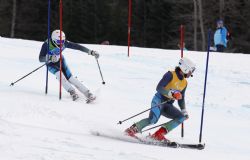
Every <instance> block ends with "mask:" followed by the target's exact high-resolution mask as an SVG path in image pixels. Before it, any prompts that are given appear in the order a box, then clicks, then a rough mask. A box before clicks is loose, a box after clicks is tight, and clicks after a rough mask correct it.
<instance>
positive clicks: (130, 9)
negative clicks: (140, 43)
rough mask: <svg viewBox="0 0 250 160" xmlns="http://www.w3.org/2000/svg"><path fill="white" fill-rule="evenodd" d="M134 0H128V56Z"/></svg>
mask: <svg viewBox="0 0 250 160" xmlns="http://www.w3.org/2000/svg"><path fill="white" fill-rule="evenodd" d="M131 15H132V0H128V57H129V55H130V53H129V48H130V33H131Z"/></svg>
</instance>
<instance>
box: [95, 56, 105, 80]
mask: <svg viewBox="0 0 250 160" xmlns="http://www.w3.org/2000/svg"><path fill="white" fill-rule="evenodd" d="M95 59H96V62H97V65H98V68H99V72H100V75H101V77H102V84H105V81H104V80H103V76H102V71H101V68H100V65H99V62H98V59H97V58H95Z"/></svg>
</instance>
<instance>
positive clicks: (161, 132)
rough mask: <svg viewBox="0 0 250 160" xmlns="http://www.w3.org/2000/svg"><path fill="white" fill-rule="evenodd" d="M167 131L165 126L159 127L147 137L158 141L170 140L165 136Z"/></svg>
mask: <svg viewBox="0 0 250 160" xmlns="http://www.w3.org/2000/svg"><path fill="white" fill-rule="evenodd" d="M167 133H168V131H167V130H166V128H163V127H161V128H160V129H159V130H158V131H156V132H155V133H154V134H153V135H150V136H149V138H151V139H153V140H156V141H160V142H167V143H168V142H170V141H169V140H168V139H166V138H165V136H164V135H165V134H167Z"/></svg>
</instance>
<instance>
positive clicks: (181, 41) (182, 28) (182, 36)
mask: <svg viewBox="0 0 250 160" xmlns="http://www.w3.org/2000/svg"><path fill="white" fill-rule="evenodd" d="M180 30H181V31H180V32H181V37H180V47H181V58H182V57H183V48H184V47H183V41H184V27H183V25H181V28H180Z"/></svg>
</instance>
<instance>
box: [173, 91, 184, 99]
mask: <svg viewBox="0 0 250 160" xmlns="http://www.w3.org/2000/svg"><path fill="white" fill-rule="evenodd" d="M170 92H171V94H172V97H173V98H174V99H176V100H180V99H182V94H181V92H180V91H178V90H171V91H170Z"/></svg>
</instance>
